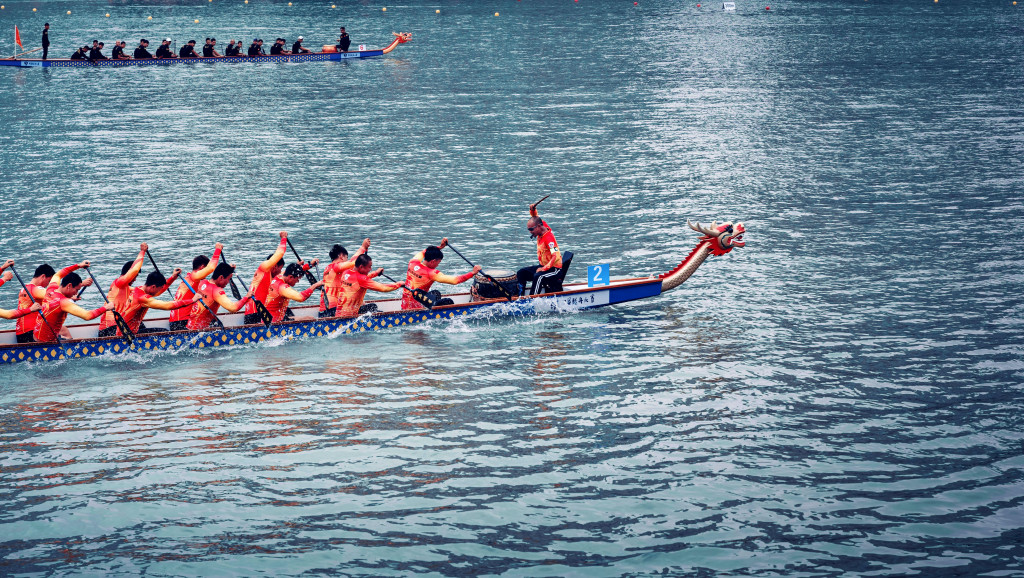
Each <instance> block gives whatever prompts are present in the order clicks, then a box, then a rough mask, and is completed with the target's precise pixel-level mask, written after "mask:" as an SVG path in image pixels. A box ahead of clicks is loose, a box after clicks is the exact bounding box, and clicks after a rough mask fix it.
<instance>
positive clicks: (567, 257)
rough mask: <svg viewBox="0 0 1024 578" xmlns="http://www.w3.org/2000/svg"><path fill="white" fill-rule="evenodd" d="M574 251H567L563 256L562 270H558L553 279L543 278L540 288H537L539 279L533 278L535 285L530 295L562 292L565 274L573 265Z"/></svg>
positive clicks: (531, 288)
mask: <svg viewBox="0 0 1024 578" xmlns="http://www.w3.org/2000/svg"><path fill="white" fill-rule="evenodd" d="M572 256H573V253H572V251H566V252H565V254H564V255H562V268H561V269H559V270H558V274H557V275H552V276H551V277H541V278H540V287H539V288H538V287H537V277H534V278H533V285H532V286H531V287H530V295H539V294H541V293H557V292H559V291H561V290H562V282H563V281H565V273H566V271H568V270H569V265H571V264H572Z"/></svg>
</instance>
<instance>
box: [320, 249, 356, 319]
mask: <svg viewBox="0 0 1024 578" xmlns="http://www.w3.org/2000/svg"><path fill="white" fill-rule="evenodd" d="M355 266H356V262H355V261H354V260H350V261H343V262H341V263H331V264H329V265H327V267H325V268H324V292H323V294H321V295H320V311H326V310H327V309H328V308H330V307H337V306H338V299H341V274H342V273H344V272H345V271H348V270H349V269H352V268H353V267H355ZM324 294H326V295H327V303H326V304H325V303H324Z"/></svg>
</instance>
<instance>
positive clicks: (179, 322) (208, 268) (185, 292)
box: [169, 243, 223, 331]
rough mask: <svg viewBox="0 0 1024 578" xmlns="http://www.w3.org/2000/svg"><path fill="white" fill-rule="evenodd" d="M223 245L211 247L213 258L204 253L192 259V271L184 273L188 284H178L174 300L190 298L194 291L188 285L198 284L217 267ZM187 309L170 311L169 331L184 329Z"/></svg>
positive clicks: (187, 314)
mask: <svg viewBox="0 0 1024 578" xmlns="http://www.w3.org/2000/svg"><path fill="white" fill-rule="evenodd" d="M222 248H223V245H221V244H220V243H217V245H216V246H214V248H213V258H212V259H211V258H210V257H207V256H206V255H197V256H196V258H195V259H192V272H191V273H186V274H185V280H186V281H188V285H186V284H185V283H182V284H180V285H178V291H177V292H176V293H175V294H174V299H175V301H178V300H181V299H191V298H192V296H193V295H195V293H193V292H192V290H191V289H189V288H188V287H189V285H191V286H192V287H195V286H197V285H199V282H200V281H202V280H203V279H206V278H207V277H209V276H210V274H211V273H213V271H214V270H215V269H216V268H217V264H218V262H219V261H220V250H221V249H222ZM188 316H189V310H188V309H175V310H174V311H171V318H170V320H169V321H170V323H171V331H179V330H181V329H185V327H186V326H188Z"/></svg>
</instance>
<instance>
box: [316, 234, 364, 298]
mask: <svg viewBox="0 0 1024 578" xmlns="http://www.w3.org/2000/svg"><path fill="white" fill-rule="evenodd" d="M369 248H370V240H369V239H364V240H363V245H362V246H361V247H359V250H358V251H356V254H355V255H354V256H353V257H352V258H351V259H349V258H348V251H346V250H345V247H342V246H341V245H335V246H333V247H331V252H330V253H328V256H329V257H330V258H331V262H330V264H328V265H327V267H324V277H323V279H324V294H323V295H321V296H320V317H334V316H336V315H337V314H338V300H339V299H341V275H342V273H344V272H345V271H348V270H349V269H352V268H353V267H355V266H356V258H357V257H359V256H360V255H362V254H363V253H365V252H366V251H367V250H368V249H369ZM324 297H326V298H327V299H326V301H325V300H324Z"/></svg>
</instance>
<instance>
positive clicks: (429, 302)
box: [380, 271, 437, 309]
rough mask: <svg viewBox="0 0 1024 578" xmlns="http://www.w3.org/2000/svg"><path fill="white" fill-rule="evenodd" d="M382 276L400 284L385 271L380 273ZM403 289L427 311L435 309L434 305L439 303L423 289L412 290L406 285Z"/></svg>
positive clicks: (403, 285)
mask: <svg viewBox="0 0 1024 578" xmlns="http://www.w3.org/2000/svg"><path fill="white" fill-rule="evenodd" d="M380 276H381V277H384V278H385V279H387V280H389V281H391V282H392V283H398V281H395V280H394V279H392V278H391V277H389V276H387V275H385V274H384V272H383V271H381V272H380ZM402 289H405V290H406V291H408V292H409V293H411V294H412V298H413V299H415V300H416V301H417V302H419V304H420V305H423V306H424V307H426V308H427V309H433V308H434V305H436V304H437V301H436V300H435V299H434V296H433V295H431V294H430V293H427V292H426V291H424V290H423V289H410V288H409V286H408V285H406V284H404V283H403V284H402Z"/></svg>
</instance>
